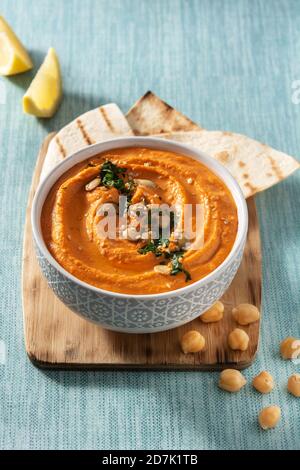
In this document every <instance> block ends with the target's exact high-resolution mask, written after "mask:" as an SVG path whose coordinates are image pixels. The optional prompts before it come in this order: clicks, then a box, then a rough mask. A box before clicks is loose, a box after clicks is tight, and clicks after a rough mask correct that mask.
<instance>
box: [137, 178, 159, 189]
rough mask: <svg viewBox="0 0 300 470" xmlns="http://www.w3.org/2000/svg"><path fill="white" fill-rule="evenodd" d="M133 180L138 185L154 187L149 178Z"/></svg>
mask: <svg viewBox="0 0 300 470" xmlns="http://www.w3.org/2000/svg"><path fill="white" fill-rule="evenodd" d="M134 182H135V183H136V184H139V185H140V186H146V188H156V184H155V183H154V182H153V181H151V180H144V179H138V178H137V179H135V180H134Z"/></svg>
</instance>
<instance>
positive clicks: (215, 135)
mask: <svg viewBox="0 0 300 470" xmlns="http://www.w3.org/2000/svg"><path fill="white" fill-rule="evenodd" d="M156 137H160V138H164V139H169V140H174V141H176V142H180V143H182V144H187V145H190V146H191V147H193V148H195V149H197V150H201V151H202V152H204V153H207V154H208V155H210V156H211V157H213V158H215V159H216V160H218V161H219V162H220V163H222V165H224V166H225V167H226V168H227V169H228V170H229V171H230V173H231V174H232V176H233V177H234V178H235V179H236V181H237V182H238V183H239V185H240V187H241V189H242V191H243V193H244V195H245V197H246V198H247V197H250V196H253V194H256V193H258V192H260V191H263V190H264V189H267V188H270V187H271V186H273V185H274V184H276V183H279V181H281V180H283V179H285V178H287V177H288V176H289V175H290V174H292V173H293V172H294V171H295V170H297V169H298V168H299V167H300V165H299V163H298V162H297V160H295V159H294V158H293V157H290V156H289V155H287V154H285V153H283V152H279V151H278V150H275V149H273V148H272V147H269V146H268V145H265V144H261V143H260V142H257V141H256V140H254V139H250V138H249V137H246V136H244V135H241V134H233V133H231V132H222V131H206V130H202V131H196V132H173V133H171V134H159V135H157V136H156Z"/></svg>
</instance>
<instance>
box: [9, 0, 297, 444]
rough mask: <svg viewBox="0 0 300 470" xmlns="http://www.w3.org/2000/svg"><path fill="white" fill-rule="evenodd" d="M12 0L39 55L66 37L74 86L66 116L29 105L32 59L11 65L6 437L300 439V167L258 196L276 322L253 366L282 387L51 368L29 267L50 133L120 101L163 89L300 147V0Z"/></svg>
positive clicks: (268, 304) (220, 125) (221, 122)
mask: <svg viewBox="0 0 300 470" xmlns="http://www.w3.org/2000/svg"><path fill="white" fill-rule="evenodd" d="M0 9H1V14H2V15H4V16H5V17H6V18H7V20H8V21H9V22H10V23H11V24H12V25H13V26H14V28H15V30H16V32H17V33H19V34H20V36H21V37H22V40H23V41H24V43H25V44H26V45H27V46H28V48H29V50H30V53H31V55H32V57H33V59H34V62H35V64H36V66H37V65H38V64H39V63H40V62H41V60H42V57H43V56H44V54H45V52H46V51H47V49H48V47H49V46H54V47H55V48H56V50H57V52H58V54H59V57H60V59H61V65H62V72H63V77H64V90H65V94H64V101H63V103H62V106H61V108H60V109H59V112H58V113H57V115H56V116H55V117H54V118H53V119H51V120H45V121H42V120H36V119H35V118H33V117H31V116H25V115H23V114H22V109H21V97H22V94H23V92H24V89H25V88H26V87H27V86H28V84H29V82H30V80H31V78H32V73H31V72H30V73H28V74H25V75H21V76H17V77H13V78H8V79H5V78H0V162H1V171H0V195H1V196H0V197H1V199H0V200H1V205H0V224H1V225H0V230H1V244H0V260H1V262H0V273H1V282H0V309H1V317H0V363H1V364H0V448H22V449H29V448H30V449H40V448H49V449H55V448H59V449H63V448H76V449H90V448H92V449H119V448H120V449H141V448H148V449H163V448H165V449H175V448H178V449H238V448H242V449H248V448H250V449H256V448H257V449H299V448H300V400H299V399H298V400H297V399H296V398H293V397H292V396H291V395H288V394H287V392H286V389H285V388H286V380H287V377H288V376H289V374H291V373H292V372H300V364H298V365H296V364H293V363H290V362H284V361H283V360H281V359H280V358H279V355H278V344H279V341H280V340H281V339H282V338H283V337H285V336H287V335H289V334H293V335H295V336H297V335H298V337H300V325H299V318H300V289H299V285H300V261H299V260H300V240H299V235H300V219H299V204H300V184H299V183H300V172H298V174H295V175H293V176H292V177H291V178H289V179H288V180H287V181H285V182H283V183H281V184H280V185H278V186H276V187H274V188H272V189H270V190H268V191H266V192H265V193H263V194H261V195H259V196H258V197H257V205H258V210H259V217H260V225H261V233H262V241H263V260H264V262H263V322H262V335H261V342H260V350H259V354H258V357H257V360H256V362H255V365H253V366H252V367H251V368H249V369H248V370H247V371H246V372H245V375H246V376H247V378H248V380H249V381H250V380H251V378H252V377H253V375H254V374H256V373H257V372H259V371H260V370H261V369H268V370H269V371H270V372H271V373H272V374H274V377H275V379H276V381H277V388H276V390H275V391H274V392H273V393H272V394H271V395H267V396H262V395H260V394H258V393H256V392H255V391H254V390H252V389H251V387H250V386H247V387H245V388H244V389H243V390H242V391H241V393H239V394H237V395H230V394H226V393H225V392H222V391H220V390H218V389H217V386H216V382H217V379H218V374H212V373H188V372H186V373H178V372H171V373H165V372H164V373H162V372H151V373H147V372H134V373H133V372H103V373H102V372H97V373H92V372H80V373H78V372H77V373H75V372H42V371H41V370H38V369H36V368H35V367H34V366H33V365H32V364H31V363H30V362H29V360H28V359H27V357H26V354H25V350H24V341H23V325H22V305H21V289H20V273H21V256H22V238H23V224H24V217H25V207H26V199H27V195H28V190H29V186H30V180H31V176H32V172H33V168H34V165H35V160H36V155H37V151H38V149H39V146H40V144H41V142H42V140H43V138H44V137H45V135H46V134H47V133H48V132H49V131H51V130H55V129H58V128H60V127H61V126H63V125H64V124H65V123H67V122H68V121H70V120H71V119H72V118H74V117H75V116H76V115H77V114H80V113H82V112H83V111H86V110H88V109H90V108H93V107H95V106H98V105H100V104H103V103H107V102H109V101H115V102H116V103H118V104H119V105H120V106H121V108H122V109H123V110H124V111H126V110H127V109H128V108H129V106H131V105H132V103H133V102H134V101H135V100H136V99H137V98H138V97H140V95H142V94H143V93H144V92H145V91H146V90H148V89H151V90H153V91H154V92H156V93H157V94H158V95H159V96H161V97H163V98H164V99H165V100H166V101H168V102H169V103H171V104H172V105H174V106H176V107H177V108H178V109H179V110H182V111H183V112H185V113H186V114H187V115H188V116H190V117H191V118H192V119H193V120H195V121H196V122H198V123H200V124H201V125H203V126H204V127H207V128H209V129H226V130H232V131H236V132H241V133H245V134H247V135H249V136H251V137H254V138H257V139H259V140H261V141H264V142H267V143H269V144H270V145H272V146H274V147H275V148H278V149H281V150H283V151H286V152H287V153H289V154H292V155H295V156H298V157H299V156H300V135H299V129H300V104H296V102H297V99H296V100H294V101H295V103H293V100H292V93H293V90H292V86H293V82H294V81H296V80H300V59H299V48H300V36H299V24H300V2H299V1H297V0H295V1H283V0H282V1H280V0H261V1H257V0H256V1H250V0H249V1H246V0H240V1H231V0H227V1H226V0H225V1H223V0H207V1H197V0H195V1H192V0H191V1H187V0H186V1H179V0H178V1H177V0H149V1H145V0H98V1H96V0H95V1H90V0H84V1H82V0H64V1H60V0H31V1H29V0H14V1H11V0H2V1H1V4H0ZM296 85H297V84H296ZM296 85H295V86H296ZM4 347H5V348H6V360H5V357H4V356H5V351H4ZM270 403H276V404H279V405H280V406H281V407H282V420H281V424H280V425H279V426H278V428H277V429H276V430H273V431H270V432H263V431H261V430H260V429H259V428H258V425H257V414H258V411H259V409H260V408H261V407H262V406H265V405H267V404H270Z"/></svg>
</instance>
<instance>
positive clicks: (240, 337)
mask: <svg viewBox="0 0 300 470" xmlns="http://www.w3.org/2000/svg"><path fill="white" fill-rule="evenodd" d="M248 344H249V336H248V335H247V333H246V331H244V330H241V329H240V328H235V329H234V330H233V331H232V332H231V333H229V335H228V345H229V347H230V348H231V349H233V350H234V351H235V350H239V351H246V349H247V348H248Z"/></svg>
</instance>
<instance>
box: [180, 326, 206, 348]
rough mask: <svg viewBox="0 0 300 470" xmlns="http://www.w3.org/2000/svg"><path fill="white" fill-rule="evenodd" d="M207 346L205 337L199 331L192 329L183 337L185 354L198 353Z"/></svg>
mask: <svg viewBox="0 0 300 470" xmlns="http://www.w3.org/2000/svg"><path fill="white" fill-rule="evenodd" d="M204 346H205V338H204V337H203V336H202V335H201V333H199V331H196V330H191V331H188V332H187V333H185V334H184V335H183V337H182V338H181V348H182V351H183V352H184V354H187V353H197V352H200V351H202V349H203V348H204Z"/></svg>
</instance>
